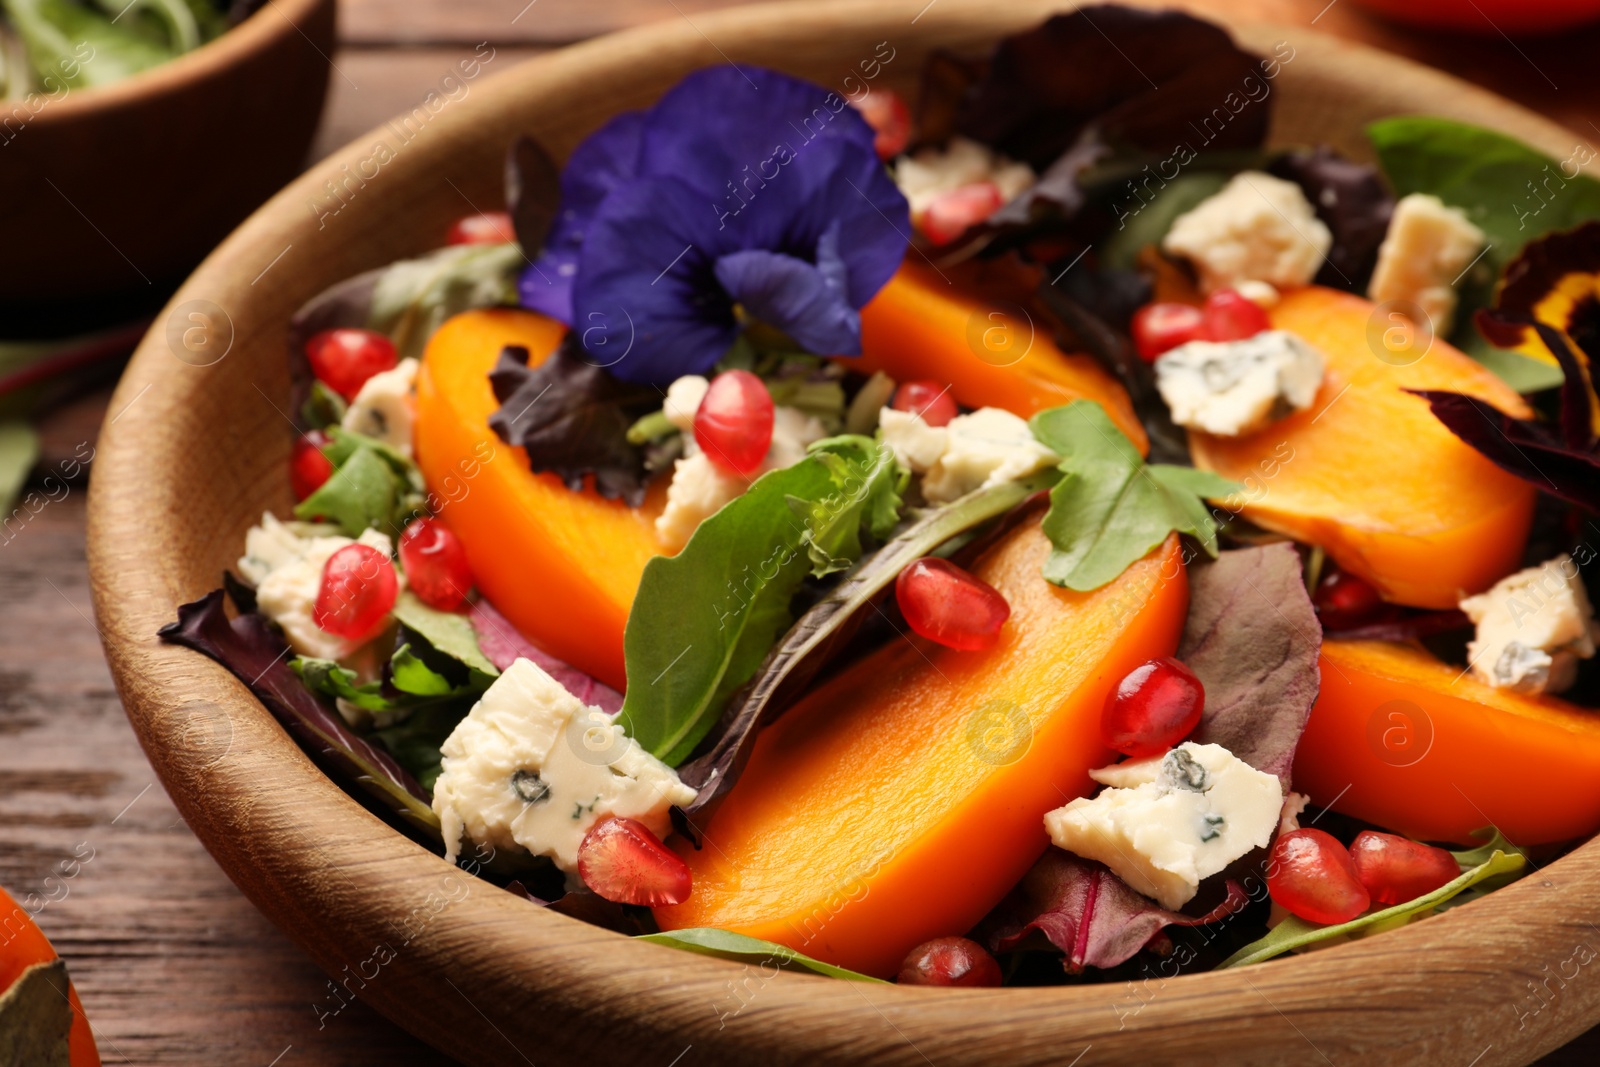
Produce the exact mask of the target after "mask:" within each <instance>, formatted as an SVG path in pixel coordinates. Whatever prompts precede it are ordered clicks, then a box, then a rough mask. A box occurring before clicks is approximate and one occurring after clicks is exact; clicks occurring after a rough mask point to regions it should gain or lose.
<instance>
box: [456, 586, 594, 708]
mask: <svg viewBox="0 0 1600 1067" xmlns="http://www.w3.org/2000/svg"><path fill="white" fill-rule="evenodd" d="M467 618H468V619H469V620H470V621H471V623H472V628H473V629H474V630H476V631H477V634H478V647H479V648H481V649H482V650H483V654H484V655H485V656H487V657H489V662H491V663H493V664H494V665H495V667H496V669H498V670H502V671H503V670H505V669H506V668H508V667H510V666H511V664H513V663H515V662H516V661H517V660H519V659H530V660H532V661H533V662H534V663H537V664H538V665H539V667H540V668H541V669H542V670H544V672H545V673H546V674H548V675H550V677H552V678H554V679H555V680H556V681H558V682H560V683H561V685H562V687H563V688H565V689H566V690H567V692H569V693H571V694H572V695H573V696H575V697H577V698H578V699H579V700H581V701H583V702H584V703H585V704H591V705H593V706H595V707H598V708H599V709H600V710H601V711H603V712H605V713H606V714H607V715H615V714H616V713H617V712H619V711H621V710H622V694H621V693H619V692H617V691H616V690H615V689H613V688H611V687H610V686H609V685H606V684H605V683H603V682H600V681H598V680H596V679H595V678H593V677H591V676H590V675H587V674H585V673H583V672H582V671H580V670H578V668H576V667H573V666H569V665H568V664H566V663H564V662H562V661H561V660H559V659H557V658H556V657H554V656H552V655H550V653H548V652H546V651H544V650H543V649H541V648H538V647H537V646H535V645H534V644H533V643H532V642H530V641H529V640H528V639H527V638H525V637H523V636H522V634H520V633H519V632H518V631H517V628H516V627H515V626H513V625H511V622H510V621H509V620H508V619H507V618H506V617H505V616H504V615H502V614H500V613H499V612H498V611H496V610H495V608H494V605H493V604H490V603H489V602H488V601H487V600H479V601H478V602H477V603H475V604H473V605H472V608H471V610H469V611H468V612H467Z"/></svg>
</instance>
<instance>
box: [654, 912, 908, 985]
mask: <svg viewBox="0 0 1600 1067" xmlns="http://www.w3.org/2000/svg"><path fill="white" fill-rule="evenodd" d="M635 940H638V941H649V942H650V943H652V944H655V945H667V946H669V947H671V948H679V949H683V950H684V951H686V952H698V953H700V954H701V955H702V956H716V957H718V958H719V959H725V960H733V961H734V962H736V963H770V964H772V965H773V966H776V967H784V968H791V967H792V968H794V969H796V970H801V971H810V972H811V973H812V974H820V975H823V976H825V977H827V978H845V979H848V980H849V981H852V982H877V983H879V984H880V985H887V984H888V983H887V982H884V980H883V979H881V978H873V977H872V976H871V975H865V974H861V973H859V972H856V971H851V970H846V969H845V968H843V967H835V966H834V965H833V964H831V963H823V962H822V961H821V960H814V959H812V958H811V957H810V956H807V955H805V954H804V953H800V952H796V951H795V950H794V949H792V948H790V947H788V946H787V945H780V944H778V943H776V942H774V941H762V940H761V939H760V938H755V937H747V936H746V935H744V934H736V933H734V932H733V931H732V930H719V929H717V928H716V927H714V926H696V927H691V928H689V929H687V930H667V931H663V932H662V933H659V934H641V935H640V936H639V937H637V938H635Z"/></svg>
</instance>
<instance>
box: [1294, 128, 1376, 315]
mask: <svg viewBox="0 0 1600 1067" xmlns="http://www.w3.org/2000/svg"><path fill="white" fill-rule="evenodd" d="M1267 169H1268V171H1270V172H1271V173H1273V174H1275V175H1277V176H1278V177H1280V178H1286V179H1288V180H1289V181H1292V182H1294V183H1295V184H1296V185H1298V186H1300V188H1301V189H1302V190H1303V191H1304V192H1305V194H1306V199H1307V200H1309V201H1311V206H1312V207H1313V208H1315V209H1316V212H1317V218H1319V219H1321V220H1322V221H1323V223H1325V224H1326V225H1327V227H1328V232H1329V233H1331V234H1332V235H1333V244H1332V246H1331V247H1329V249H1328V255H1327V257H1326V258H1325V259H1324V261H1323V264H1322V268H1321V269H1320V270H1319V271H1318V272H1317V277H1316V282H1317V284H1318V285H1326V286H1331V287H1332V288H1335V289H1346V290H1349V291H1350V292H1353V293H1361V294H1363V295H1365V293H1366V291H1367V279H1369V278H1370V277H1371V276H1372V268H1373V267H1374V266H1375V265H1376V264H1377V262H1378V246H1379V245H1381V244H1383V238H1384V236H1385V235H1386V234H1387V233H1388V232H1389V216H1390V215H1392V214H1393V213H1394V194H1393V193H1391V192H1390V191H1389V187H1388V186H1387V185H1386V184H1384V181H1383V178H1382V177H1381V176H1379V174H1378V170H1377V168H1376V167H1374V166H1372V165H1371V164H1369V163H1358V162H1356V161H1355V160H1353V159H1348V158H1346V157H1345V156H1343V155H1341V154H1340V153H1339V152H1337V151H1335V150H1334V149H1332V148H1330V147H1328V146H1327V145H1318V146H1317V147H1316V148H1304V149H1297V150H1295V151H1293V152H1288V153H1286V154H1284V155H1283V156H1281V157H1279V158H1278V159H1277V160H1275V161H1274V162H1273V164H1272V166H1270V167H1268V168H1267Z"/></svg>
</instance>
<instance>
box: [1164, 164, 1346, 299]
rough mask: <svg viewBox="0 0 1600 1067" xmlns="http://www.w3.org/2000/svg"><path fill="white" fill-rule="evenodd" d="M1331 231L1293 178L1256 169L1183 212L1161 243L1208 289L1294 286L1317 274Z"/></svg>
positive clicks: (1331, 237) (1235, 176) (1282, 287)
mask: <svg viewBox="0 0 1600 1067" xmlns="http://www.w3.org/2000/svg"><path fill="white" fill-rule="evenodd" d="M1332 246H1333V235H1332V233H1330V232H1329V230H1328V227H1327V226H1326V225H1325V224H1324V223H1323V222H1322V220H1321V219H1319V218H1317V212H1316V209H1315V208H1313V207H1312V206H1311V201H1309V200H1307V199H1306V195H1305V193H1303V192H1301V191H1300V187H1299V186H1298V185H1296V184H1295V183H1294V182H1289V181H1284V180H1283V179H1282V178H1274V177H1273V176H1272V175H1270V174H1266V173H1264V172H1262V171H1258V170H1247V171H1243V172H1241V173H1239V174H1236V175H1234V177H1233V180H1231V181H1230V182H1228V184H1227V185H1225V186H1223V188H1222V190H1221V192H1218V193H1217V194H1216V195H1214V196H1211V197H1207V198H1206V199H1205V200H1202V201H1201V202H1200V203H1199V204H1196V205H1195V206H1194V207H1193V208H1191V209H1190V210H1189V211H1187V212H1185V213H1184V214H1182V215H1180V216H1178V218H1177V220H1176V221H1174V222H1173V224H1172V228H1171V229H1170V230H1168V231H1167V235H1166V237H1164V238H1162V241H1161V248H1162V250H1163V251H1165V252H1168V253H1170V254H1172V255H1175V256H1182V257H1183V258H1185V259H1187V260H1189V262H1191V263H1193V264H1194V266H1195V269H1196V270H1197V271H1198V272H1199V275H1200V288H1201V289H1203V290H1204V291H1206V292H1207V293H1210V292H1214V291H1216V290H1218V289H1226V288H1235V289H1237V288H1239V287H1240V286H1241V285H1243V284H1244V283H1247V282H1266V283H1267V284H1268V285H1271V286H1273V287H1274V288H1275V289H1292V288H1294V287H1296V286H1301V285H1305V284H1307V283H1308V282H1310V281H1311V279H1312V278H1314V277H1316V275H1317V271H1318V270H1319V269H1320V268H1321V266H1322V262H1323V259H1324V258H1325V257H1326V256H1327V254H1328V249H1329V248H1331V247H1332Z"/></svg>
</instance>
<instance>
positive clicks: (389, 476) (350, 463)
mask: <svg viewBox="0 0 1600 1067" xmlns="http://www.w3.org/2000/svg"><path fill="white" fill-rule="evenodd" d="M328 437H329V441H328V444H326V445H325V446H323V449H322V452H323V454H324V455H326V456H327V457H328V459H329V460H330V461H331V462H332V463H333V468H334V469H333V474H332V475H330V476H329V478H328V480H327V481H326V482H323V483H322V485H320V486H319V487H318V488H317V490H316V491H315V492H314V493H312V494H311V495H310V496H308V497H306V498H305V499H304V500H302V501H301V502H300V503H299V504H296V505H295V509H294V514H295V518H298V519H306V520H309V519H314V518H316V517H318V516H323V517H325V518H327V519H329V520H331V521H333V522H334V523H335V524H337V525H338V527H339V529H340V532H342V533H344V534H345V535H346V536H349V537H359V536H361V533H362V531H363V530H366V529H368V528H376V529H378V530H381V531H382V532H384V533H386V534H389V535H390V536H391V537H393V536H398V535H399V533H400V531H401V530H402V529H404V528H405V524H406V523H407V522H408V521H410V519H411V518H412V517H413V516H415V515H418V514H420V513H421V512H422V511H423V508H424V500H425V495H424V494H425V493H426V491H427V489H426V485H425V483H424V482H423V480H422V473H421V472H420V471H419V470H417V466H416V464H415V463H412V462H411V460H409V459H407V458H406V457H405V456H403V455H401V454H400V453H399V452H396V451H395V450H394V449H393V448H391V447H390V446H388V445H386V444H384V443H383V442H382V441H379V440H377V439H375V438H372V437H367V436H366V435H364V434H359V433H354V432H352V431H350V430H346V429H342V428H340V427H338V426H334V427H331V428H330V429H329V430H328Z"/></svg>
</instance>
